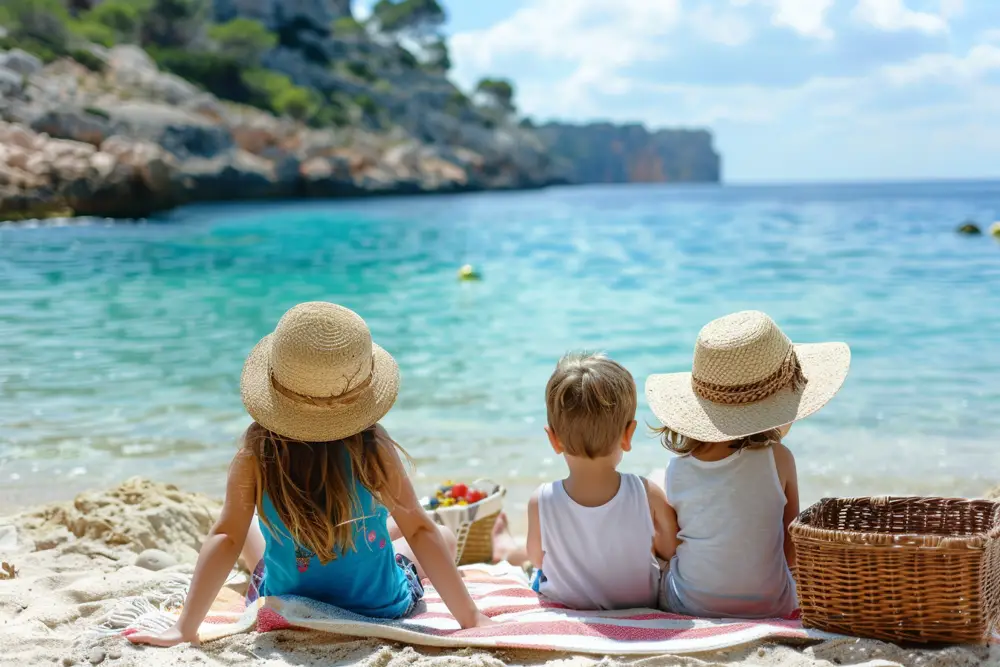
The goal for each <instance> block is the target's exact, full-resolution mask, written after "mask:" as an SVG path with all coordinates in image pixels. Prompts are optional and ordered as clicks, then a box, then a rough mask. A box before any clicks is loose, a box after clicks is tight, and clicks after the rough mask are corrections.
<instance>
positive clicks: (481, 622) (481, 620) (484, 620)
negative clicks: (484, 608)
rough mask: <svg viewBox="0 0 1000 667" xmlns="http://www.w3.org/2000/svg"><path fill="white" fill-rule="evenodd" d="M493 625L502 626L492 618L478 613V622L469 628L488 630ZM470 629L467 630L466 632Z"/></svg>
mask: <svg viewBox="0 0 1000 667" xmlns="http://www.w3.org/2000/svg"><path fill="white" fill-rule="evenodd" d="M491 625H500V621H494V620H493V619H492V618H490V617H489V616H487V615H486V614H484V613H483V612H481V611H480V612H477V613H476V620H475V621H474V622H473V623H472V625H470V626H469V628H486V627H489V626H491ZM469 628H466V630H468V629H469Z"/></svg>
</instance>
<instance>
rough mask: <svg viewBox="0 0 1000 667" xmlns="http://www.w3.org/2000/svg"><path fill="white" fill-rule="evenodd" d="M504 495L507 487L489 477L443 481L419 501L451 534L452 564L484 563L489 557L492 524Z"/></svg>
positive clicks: (491, 546) (491, 551) (491, 542)
mask: <svg viewBox="0 0 1000 667" xmlns="http://www.w3.org/2000/svg"><path fill="white" fill-rule="evenodd" d="M505 495H507V489H505V488H504V487H503V486H501V485H500V484H497V483H495V482H491V481H489V480H478V481H476V482H473V483H472V485H468V484H462V483H454V482H445V483H444V484H443V485H442V486H440V487H438V490H437V492H436V493H435V494H434V495H433V496H430V497H427V498H424V499H422V500H421V504H422V505H423V506H424V509H426V510H427V511H428V513H430V515H431V516H432V517H434V520H435V521H436V522H437V523H439V524H441V525H442V526H447V527H448V528H450V529H451V531H452V532H453V533H455V537H456V538H457V540H458V554H457V555H456V557H455V562H456V563H458V564H459V565H467V564H469V563H488V562H490V561H492V559H493V525H494V524H495V523H496V520H497V516H498V515H499V514H500V511H501V510H502V509H503V499H504V496H505Z"/></svg>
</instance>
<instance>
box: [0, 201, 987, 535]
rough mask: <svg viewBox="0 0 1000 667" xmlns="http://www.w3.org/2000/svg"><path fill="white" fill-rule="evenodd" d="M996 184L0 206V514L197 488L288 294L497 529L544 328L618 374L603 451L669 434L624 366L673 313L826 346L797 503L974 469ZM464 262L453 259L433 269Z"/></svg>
mask: <svg viewBox="0 0 1000 667" xmlns="http://www.w3.org/2000/svg"><path fill="white" fill-rule="evenodd" d="M966 219H973V220H976V221H978V222H979V224H980V225H981V226H983V228H984V230H985V229H986V228H987V227H988V226H989V224H990V223H991V222H992V221H994V220H996V219H1000V183H995V182H940V183H939V182H934V183H899V184H861V185H788V186H749V185H746V186H728V185H727V186H714V185H713V186H709V185H704V186H680V185H627V186H593V187H575V188H553V189H547V190H539V191H530V192H511V193H482V194H468V195H456V196H434V197H412V198H385V199H366V200H344V201H289V202H276V203H252V204H225V205H210V206H196V207H190V208H184V209H180V210H177V211H175V212H172V213H170V214H166V215H163V216H161V217H156V218H152V219H149V220H144V221H141V222H112V221H108V220H103V219H80V220H71V221H57V222H54V223H53V222H48V223H44V224H43V223H36V224H23V223H22V224H13V225H7V226H3V227H0V511H2V510H12V509H16V508H18V507H22V506H24V505H28V504H34V503H38V502H42V501H51V500H63V499H69V498H71V497H72V496H73V494H75V493H77V492H79V491H82V490H85V489H91V488H103V487H107V486H110V485H112V484H114V483H116V482H118V481H120V480H122V479H125V478H127V477H131V476H137V475H138V476H145V477H151V478H154V479H157V480H162V481H167V482H171V483H176V484H178V485H179V486H181V487H183V488H186V489H193V490H199V491H204V492H208V493H213V494H217V495H221V493H222V492H223V489H224V483H225V477H226V469H227V465H228V463H229V461H230V459H231V458H232V456H233V454H234V452H235V451H236V449H237V447H238V443H239V438H240V435H241V433H242V432H243V430H244V429H245V428H246V426H247V424H248V423H249V418H248V417H247V415H246V414H245V412H244V411H243V408H242V405H241V402H240V393H239V378H240V371H241V368H242V365H243V362H244V359H245V357H246V355H247V353H248V352H249V351H250V350H251V348H252V347H253V346H254V344H255V343H256V342H257V341H258V340H259V339H260V338H261V337H262V336H264V335H266V334H268V333H269V332H270V331H271V330H272V329H273V328H274V325H275V324H276V322H277V321H278V319H279V318H280V317H281V315H282V314H283V313H284V312H285V311H286V310H287V309H288V308H290V307H291V306H294V305H295V304H297V303H299V302H303V301H311V300H325V301H333V302H336V303H339V304H342V305H344V306H347V307H349V308H352V309H354V310H355V311H357V312H358V313H359V314H361V315H362V317H364V318H365V320H366V321H367V323H368V325H369V326H370V328H371V330H372V333H373V336H374V339H375V340H376V341H377V342H378V343H379V344H380V345H382V346H383V347H385V348H386V349H387V350H388V351H389V352H390V353H391V354H392V355H393V356H394V357H395V358H396V359H397V360H398V362H399V365H400V368H401V373H402V389H401V393H400V396H399V400H398V402H397V404H396V406H395V407H394V408H393V410H392V411H391V412H390V413H389V415H388V416H387V417H386V418H385V420H384V422H383V423H384V424H385V426H386V427H387V428H388V430H389V432H390V433H391V434H392V435H393V436H394V437H395V438H396V439H397V440H398V441H399V442H400V444H401V445H402V446H403V447H404V448H405V449H406V451H407V452H409V454H410V455H411V456H412V457H413V459H414V464H415V468H414V471H413V480H414V484H415V485H416V487H417V490H418V491H419V492H421V493H425V492H428V491H431V490H433V488H434V487H435V486H436V485H437V484H439V483H441V482H443V481H445V480H461V481H468V482H477V483H479V484H480V485H486V484H487V483H488V482H487V481H484V480H490V481H493V482H496V483H499V484H503V485H505V487H506V488H507V509H508V512H509V513H510V514H511V521H512V523H513V524H514V525H515V526H518V525H523V522H524V520H523V518H522V517H523V510H524V507H525V502H526V499H527V497H528V495H529V494H530V492H531V490H532V489H534V488H535V487H536V486H537V485H538V484H540V483H542V482H544V481H548V480H553V479H557V478H559V477H560V476H561V475H563V474H564V472H565V467H564V463H563V462H562V461H561V459H560V458H559V457H558V456H557V455H556V454H554V453H553V451H552V449H551V448H550V447H549V445H548V442H547V440H546V437H545V434H544V432H543V427H544V425H545V403H544V388H545V383H546V380H547V378H548V376H549V374H550V373H551V372H552V370H553V368H554V366H555V363H556V361H557V360H558V358H559V357H560V355H562V354H563V353H565V352H567V351H571V350H581V349H583V350H594V351H603V352H606V353H607V354H609V355H610V356H612V357H613V358H615V359H617V360H619V361H620V362H622V363H623V364H624V365H625V366H626V367H627V368H629V369H630V370H631V372H632V373H633V375H634V376H635V378H636V382H637V384H638V386H639V396H640V399H639V415H638V420H639V423H640V426H639V429H638V431H637V433H636V437H635V440H634V447H633V450H632V451H631V452H630V453H628V454H627V455H626V456H625V458H624V461H623V464H622V469H623V470H625V471H631V472H636V473H642V474H645V473H648V472H650V471H653V470H656V469H658V468H663V467H664V466H665V465H666V463H667V461H668V460H669V456H670V454H669V453H668V452H667V451H666V450H665V449H664V448H663V447H662V446H661V445H660V443H659V442H658V441H657V440H656V438H655V437H654V436H653V434H652V433H651V430H650V426H652V425H654V424H655V423H656V422H655V419H654V418H653V416H652V414H651V413H650V412H649V409H648V407H647V405H646V402H645V399H644V398H643V396H642V394H643V392H642V387H643V384H644V382H645V379H646V377H647V376H648V375H649V374H650V373H662V372H671V371H683V370H686V369H690V365H691V355H692V351H693V347H694V342H695V339H696V337H697V334H698V331H699V329H700V328H701V327H702V326H703V325H704V324H706V323H707V322H709V321H710V320H712V319H714V318H716V317H719V316H722V315H725V314H727V313H731V312H734V311H740V310H747V309H755V310H762V311H764V312H766V313H768V314H769V315H771V316H772V317H773V318H774V319H775V320H776V321H777V322H778V323H779V324H780V326H781V327H782V328H783V329H784V330H785V331H786V333H787V334H788V335H789V336H790V337H791V338H792V339H793V340H795V341H798V342H821V341H846V342H847V343H848V344H849V345H850V346H851V349H852V351H853V359H852V366H851V371H850V375H849V377H848V379H847V382H846V384H845V385H844V387H843V389H842V390H841V392H840V393H839V394H838V395H837V396H836V397H835V398H834V399H833V401H832V402H831V403H830V404H829V405H827V406H826V407H825V408H824V409H823V410H821V411H820V412H819V413H817V414H815V415H813V416H811V417H809V418H807V419H805V420H803V421H802V422H800V423H798V424H797V425H796V426H795V427H794V428H793V429H792V431H791V433H790V435H789V436H788V438H787V440H786V443H787V444H788V445H789V446H790V447H791V449H792V451H793V452H794V454H795V456H796V459H797V462H798V470H799V483H800V487H801V493H802V498H803V503H804V504H805V503H810V502H813V501H815V500H818V499H820V498H822V497H826V496H831V495H884V494H933V495H962V496H975V495H978V494H981V493H983V492H984V491H985V490H986V489H987V488H988V487H991V486H994V485H996V484H1000V242H998V241H997V240H994V239H993V238H991V237H990V236H989V235H988V234H984V235H982V236H962V235H958V234H956V233H955V228H956V226H957V225H958V224H960V223H961V222H963V221H965V220H966ZM467 263H468V264H472V265H473V266H474V267H475V268H476V270H477V271H478V272H479V273H480V274H481V276H482V280H480V281H474V282H470V281H460V280H458V278H457V271H458V269H459V268H460V267H461V266H462V265H464V264H467Z"/></svg>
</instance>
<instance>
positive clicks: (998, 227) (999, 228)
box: [990, 220, 1000, 239]
mask: <svg viewBox="0 0 1000 667" xmlns="http://www.w3.org/2000/svg"><path fill="white" fill-rule="evenodd" d="M990 236H992V237H993V238H996V239H1000V220H998V221H996V222H994V223H993V224H992V225H990Z"/></svg>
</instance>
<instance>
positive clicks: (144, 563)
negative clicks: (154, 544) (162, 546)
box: [135, 549, 177, 572]
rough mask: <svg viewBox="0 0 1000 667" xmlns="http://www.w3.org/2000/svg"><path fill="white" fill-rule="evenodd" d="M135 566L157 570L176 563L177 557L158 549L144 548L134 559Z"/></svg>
mask: <svg viewBox="0 0 1000 667" xmlns="http://www.w3.org/2000/svg"><path fill="white" fill-rule="evenodd" d="M135 564H136V566H137V567H141V568H145V569H147V570H152V571H153V572H158V571H160V570H162V569H164V568H168V567H171V566H173V565H176V564H177V559H176V558H174V557H173V556H171V555H170V554H168V553H167V552H165V551H160V550H159V549H146V550H145V551H143V552H142V553H141V554H139V556H138V557H137V558H136V559H135Z"/></svg>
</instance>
